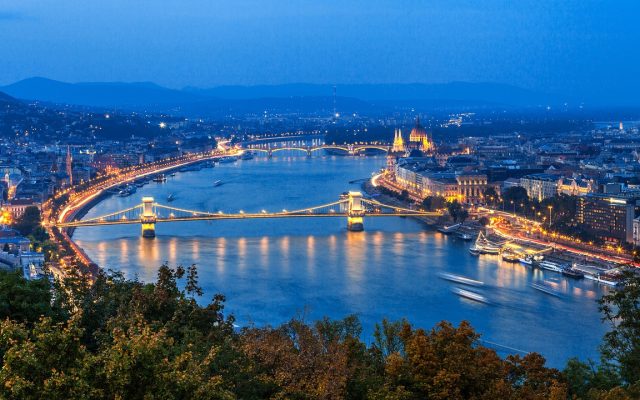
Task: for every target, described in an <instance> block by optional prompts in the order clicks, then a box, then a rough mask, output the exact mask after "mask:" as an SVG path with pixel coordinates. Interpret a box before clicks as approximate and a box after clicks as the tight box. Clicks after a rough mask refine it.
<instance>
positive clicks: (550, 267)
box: [538, 260, 564, 272]
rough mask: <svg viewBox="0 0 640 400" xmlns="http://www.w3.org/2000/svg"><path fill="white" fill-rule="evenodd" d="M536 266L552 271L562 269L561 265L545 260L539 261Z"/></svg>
mask: <svg viewBox="0 0 640 400" xmlns="http://www.w3.org/2000/svg"><path fill="white" fill-rule="evenodd" d="M538 266H539V267H540V268H542V269H546V270H547V271H553V272H562V270H563V269H564V268H562V266H560V265H558V264H556V263H553V262H551V261H547V260H545V261H540V262H539V263H538Z"/></svg>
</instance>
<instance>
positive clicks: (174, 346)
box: [0, 265, 567, 400]
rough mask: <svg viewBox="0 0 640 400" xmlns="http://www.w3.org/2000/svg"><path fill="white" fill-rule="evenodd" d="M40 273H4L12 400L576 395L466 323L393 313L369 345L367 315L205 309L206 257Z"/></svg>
mask: <svg viewBox="0 0 640 400" xmlns="http://www.w3.org/2000/svg"><path fill="white" fill-rule="evenodd" d="M40 282H41V283H37V281H36V282H26V281H24V279H23V278H22V277H21V276H20V275H18V274H13V275H12V274H9V273H5V274H0V299H2V303H1V304H2V305H3V306H2V312H3V314H2V317H3V318H4V319H3V320H2V321H1V322H0V382H2V385H0V398H6V399H40V398H52V399H102V398H104V399H114V398H116V399H154V398H159V399H185V398H191V399H236V398H238V399H266V398H271V399H423V398H433V399H497V398H500V399H532V400H535V399H564V398H566V397H567V386H566V384H565V382H564V376H563V375H562V374H561V373H560V372H558V371H557V370H555V369H550V368H547V367H545V365H544V359H543V358H542V357H541V356H540V355H537V354H529V355H527V356H525V357H519V356H512V357H507V358H506V359H502V358H500V357H499V356H498V355H497V354H496V352H495V351H494V350H492V349H489V348H486V347H484V346H482V345H480V344H479V341H478V340H479V335H478V334H477V333H476V332H475V331H474V330H473V329H472V328H471V326H470V325H469V324H468V323H466V322H463V323H461V324H460V325H459V326H457V327H456V326H453V325H451V324H450V323H447V322H442V323H440V324H438V325H437V326H436V327H434V328H433V329H431V330H423V329H415V328H414V327H412V326H411V325H410V324H409V323H408V322H407V321H398V322H389V321H386V320H385V321H383V322H382V323H381V324H380V325H379V326H377V327H376V330H375V334H374V341H373V343H371V344H367V343H364V342H362V341H361V339H360V337H361V333H362V327H361V325H360V322H359V321H358V319H357V318H356V317H355V316H349V317H346V318H345V319H342V320H330V319H328V318H324V319H322V320H320V321H317V322H315V323H307V322H305V321H304V320H303V319H300V318H297V319H292V320H291V321H289V322H288V323H285V324H283V325H281V326H277V327H269V326H267V327H255V326H250V327H247V328H244V329H242V330H237V329H235V328H234V325H233V322H234V319H233V317H231V316H225V314H224V301H225V298H224V296H222V295H215V296H214V297H213V298H212V299H211V301H210V302H208V303H204V304H202V305H201V304H199V301H198V300H201V293H202V289H201V288H200V287H199V285H198V273H197V269H196V266H195V265H192V266H190V267H188V268H186V269H185V268H182V267H177V268H170V267H168V266H167V265H163V266H161V267H160V268H159V270H158V277H157V280H156V282H155V283H148V284H145V283H142V282H139V281H136V280H127V279H125V278H124V277H123V276H122V274H120V273H116V272H111V271H110V272H108V273H103V274H101V275H99V276H98V277H97V279H96V280H95V282H94V283H93V284H88V283H87V280H86V279H85V278H84V277H83V276H81V275H80V274H72V275H71V276H69V277H68V278H67V279H66V280H65V282H63V284H62V285H54V287H53V288H52V289H51V290H52V292H50V291H49V289H50V288H49V285H48V282H47V281H46V280H45V281H40ZM42 282H44V283H42ZM25 293H28V294H25ZM51 293H53V296H51ZM25 296H29V297H31V298H33V299H39V300H38V301H32V302H31V303H28V302H24V301H23V299H24V298H25Z"/></svg>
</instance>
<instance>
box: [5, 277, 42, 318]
mask: <svg viewBox="0 0 640 400" xmlns="http://www.w3.org/2000/svg"><path fill="white" fill-rule="evenodd" d="M50 303H51V287H50V285H49V281H48V280H47V279H36V280H26V279H24V277H23V276H22V273H21V271H5V270H1V269H0V319H5V318H8V319H11V320H12V321H16V322H20V323H29V324H34V323H36V322H37V321H38V320H39V319H40V317H41V316H52V315H53V314H54V312H53V310H52V309H51V305H50Z"/></svg>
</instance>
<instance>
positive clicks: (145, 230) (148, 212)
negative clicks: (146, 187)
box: [140, 197, 157, 238]
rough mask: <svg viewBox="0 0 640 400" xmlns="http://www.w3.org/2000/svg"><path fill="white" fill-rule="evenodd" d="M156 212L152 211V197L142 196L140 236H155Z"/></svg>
mask: <svg viewBox="0 0 640 400" xmlns="http://www.w3.org/2000/svg"><path fill="white" fill-rule="evenodd" d="M156 220H157V216H156V213H155V212H154V211H153V197H143V198H142V216H141V217H140V223H141V224H142V237H145V238H154V237H156Z"/></svg>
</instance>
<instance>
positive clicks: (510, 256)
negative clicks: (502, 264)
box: [502, 250, 520, 263]
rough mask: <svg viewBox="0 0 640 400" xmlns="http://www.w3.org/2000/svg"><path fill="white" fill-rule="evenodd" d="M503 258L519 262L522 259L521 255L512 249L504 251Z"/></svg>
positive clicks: (507, 260)
mask: <svg viewBox="0 0 640 400" xmlns="http://www.w3.org/2000/svg"><path fill="white" fill-rule="evenodd" d="M502 259H503V260H504V261H506V262H511V263H517V262H518V260H519V259H520V256H518V255H517V254H516V253H514V252H513V251H511V250H507V251H504V252H503V253H502Z"/></svg>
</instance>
